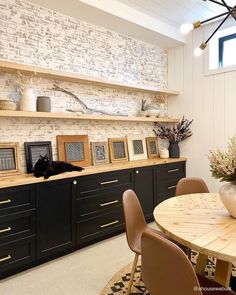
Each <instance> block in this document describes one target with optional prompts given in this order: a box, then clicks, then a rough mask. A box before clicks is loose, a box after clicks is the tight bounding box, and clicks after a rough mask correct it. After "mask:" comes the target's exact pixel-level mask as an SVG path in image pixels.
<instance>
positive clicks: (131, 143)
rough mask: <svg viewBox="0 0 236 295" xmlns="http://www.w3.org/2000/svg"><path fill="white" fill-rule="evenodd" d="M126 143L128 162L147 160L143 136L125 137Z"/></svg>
mask: <svg viewBox="0 0 236 295" xmlns="http://www.w3.org/2000/svg"><path fill="white" fill-rule="evenodd" d="M127 143H128V151H129V160H130V161H135V160H145V159H147V148H146V143H145V137H144V136H142V135H131V134H130V135H127Z"/></svg>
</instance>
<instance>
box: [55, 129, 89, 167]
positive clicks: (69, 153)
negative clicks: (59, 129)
mask: <svg viewBox="0 0 236 295" xmlns="http://www.w3.org/2000/svg"><path fill="white" fill-rule="evenodd" d="M57 148H58V159H59V161H65V162H68V163H71V164H73V165H75V166H77V165H79V166H82V167H85V166H90V165H91V160H90V150H89V140H88V135H57Z"/></svg>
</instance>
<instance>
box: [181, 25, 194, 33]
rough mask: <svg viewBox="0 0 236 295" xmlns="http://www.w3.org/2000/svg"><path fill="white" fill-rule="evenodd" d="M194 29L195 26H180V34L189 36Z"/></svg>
mask: <svg viewBox="0 0 236 295" xmlns="http://www.w3.org/2000/svg"><path fill="white" fill-rule="evenodd" d="M193 29H194V26H193V24H183V25H181V26H180V33H181V34H183V35H187V34H188V33H189V32H190V31H192V30H193Z"/></svg>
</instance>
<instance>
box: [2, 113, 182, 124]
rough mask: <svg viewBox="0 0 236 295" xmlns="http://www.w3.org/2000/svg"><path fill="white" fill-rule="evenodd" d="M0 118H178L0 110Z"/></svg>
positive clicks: (164, 119)
mask: <svg viewBox="0 0 236 295" xmlns="http://www.w3.org/2000/svg"><path fill="white" fill-rule="evenodd" d="M0 118H39V119H69V120H99V121H125V122H163V123H176V122H179V119H174V118H155V117H123V116H107V115H100V116H99V115H78V114H74V113H47V112H22V111H0Z"/></svg>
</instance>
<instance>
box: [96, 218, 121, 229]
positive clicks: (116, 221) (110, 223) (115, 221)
mask: <svg viewBox="0 0 236 295" xmlns="http://www.w3.org/2000/svg"><path fill="white" fill-rule="evenodd" d="M116 223H119V220H114V221H112V222H109V223H106V224H100V225H99V227H100V228H104V227H108V226H111V225H113V224H116Z"/></svg>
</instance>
